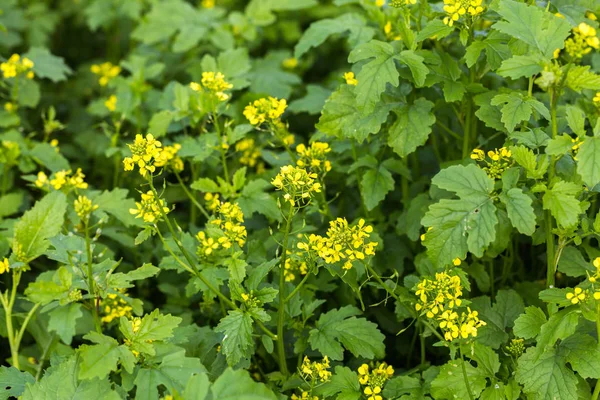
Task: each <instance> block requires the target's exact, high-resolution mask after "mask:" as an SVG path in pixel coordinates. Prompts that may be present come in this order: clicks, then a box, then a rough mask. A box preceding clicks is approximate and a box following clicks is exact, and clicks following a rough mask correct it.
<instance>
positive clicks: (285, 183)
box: [271, 165, 321, 207]
mask: <svg viewBox="0 0 600 400" xmlns="http://www.w3.org/2000/svg"><path fill="white" fill-rule="evenodd" d="M317 178H318V176H317V174H316V173H314V172H312V173H309V172H308V171H306V170H305V169H304V168H298V167H294V166H292V165H286V166H284V167H281V169H280V171H279V174H277V176H276V177H275V178H274V179H273V180H272V181H271V184H272V185H273V186H275V187H276V188H277V189H278V190H281V191H283V192H284V195H283V198H284V199H285V201H286V202H289V203H290V204H291V206H292V207H296V206H303V205H307V204H308V203H309V202H310V199H311V197H312V196H313V195H314V193H320V192H321V184H320V183H318V182H316V179H317Z"/></svg>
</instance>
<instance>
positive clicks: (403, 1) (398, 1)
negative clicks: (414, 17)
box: [390, 0, 417, 8]
mask: <svg viewBox="0 0 600 400" xmlns="http://www.w3.org/2000/svg"><path fill="white" fill-rule="evenodd" d="M411 4H417V0H391V1H390V6H392V7H394V8H400V7H402V6H408V5H411Z"/></svg>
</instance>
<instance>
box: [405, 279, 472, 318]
mask: <svg viewBox="0 0 600 400" xmlns="http://www.w3.org/2000/svg"><path fill="white" fill-rule="evenodd" d="M415 294H416V295H417V297H418V301H417V304H416V305H415V309H416V310H417V311H421V312H422V313H424V314H425V315H426V316H427V318H434V317H435V316H436V315H437V314H439V313H443V312H444V311H445V310H447V309H453V308H455V307H460V305H461V304H462V300H461V299H460V296H462V285H461V282H460V277H458V276H457V275H449V274H448V273H446V272H438V273H436V274H435V280H431V279H427V278H423V279H421V281H420V282H419V283H418V284H417V291H416V292H415Z"/></svg>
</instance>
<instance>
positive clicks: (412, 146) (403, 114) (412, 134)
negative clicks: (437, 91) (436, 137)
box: [388, 98, 435, 157]
mask: <svg viewBox="0 0 600 400" xmlns="http://www.w3.org/2000/svg"><path fill="white" fill-rule="evenodd" d="M432 109H433V103H432V102H430V101H428V100H425V99H423V98H419V99H417V100H416V101H415V103H414V104H412V105H410V106H404V107H402V108H400V109H399V110H398V111H396V115H397V117H396V122H394V124H393V125H392V127H391V128H390V129H389V137H388V145H389V146H390V147H391V148H392V149H394V151H395V152H396V153H397V154H398V155H399V156H400V157H406V156H407V155H409V154H410V153H412V152H414V151H415V150H416V149H417V147H419V146H422V145H424V144H425V143H426V142H427V138H428V137H429V134H430V133H431V126H432V125H433V124H434V123H435V116H434V115H433V113H432V112H431V110H432Z"/></svg>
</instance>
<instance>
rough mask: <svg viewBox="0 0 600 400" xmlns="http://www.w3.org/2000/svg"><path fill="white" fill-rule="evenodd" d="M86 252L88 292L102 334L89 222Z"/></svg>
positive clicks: (97, 325)
mask: <svg viewBox="0 0 600 400" xmlns="http://www.w3.org/2000/svg"><path fill="white" fill-rule="evenodd" d="M85 251H86V254H87V276H88V291H89V293H90V296H91V297H92V314H93V316H94V326H95V327H96V332H98V333H102V324H100V318H99V317H98V296H97V294H96V282H95V281H94V268H93V262H92V261H93V259H92V256H93V254H92V244H91V242H90V229H89V225H88V221H85Z"/></svg>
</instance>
